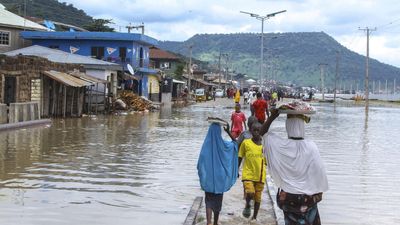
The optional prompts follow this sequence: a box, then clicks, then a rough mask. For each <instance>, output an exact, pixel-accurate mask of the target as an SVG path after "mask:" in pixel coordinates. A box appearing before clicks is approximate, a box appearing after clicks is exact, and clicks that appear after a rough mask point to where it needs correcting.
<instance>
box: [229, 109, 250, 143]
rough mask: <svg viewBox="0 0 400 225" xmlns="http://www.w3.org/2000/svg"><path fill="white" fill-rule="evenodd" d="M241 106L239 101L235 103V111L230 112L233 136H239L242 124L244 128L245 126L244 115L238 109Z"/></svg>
mask: <svg viewBox="0 0 400 225" xmlns="http://www.w3.org/2000/svg"><path fill="white" fill-rule="evenodd" d="M240 109H241V106H240V104H239V103H236V104H235V111H233V112H232V114H231V121H232V130H231V133H232V136H233V137H234V138H237V137H239V135H240V134H241V133H242V132H243V125H244V129H247V128H246V116H245V115H244V113H243V112H242V111H240Z"/></svg>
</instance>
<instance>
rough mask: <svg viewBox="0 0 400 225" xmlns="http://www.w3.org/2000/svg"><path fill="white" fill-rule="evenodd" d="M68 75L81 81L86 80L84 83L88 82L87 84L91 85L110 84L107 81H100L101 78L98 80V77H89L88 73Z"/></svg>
mask: <svg viewBox="0 0 400 225" xmlns="http://www.w3.org/2000/svg"><path fill="white" fill-rule="evenodd" d="M68 74H69V75H71V76H74V77H76V78H79V79H81V80H84V81H87V82H91V83H99V84H106V83H110V82H109V81H107V80H103V79H100V78H97V77H93V76H90V75H88V74H86V73H74V72H71V73H68Z"/></svg>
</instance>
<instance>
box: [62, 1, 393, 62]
mask: <svg viewBox="0 0 400 225" xmlns="http://www.w3.org/2000/svg"><path fill="white" fill-rule="evenodd" d="M59 1H60V2H63V1H66V2H67V3H72V4H73V5H74V6H75V7H77V8H79V9H83V10H84V11H85V12H86V13H88V14H89V15H90V16H93V17H95V18H107V19H112V20H113V21H114V22H115V23H116V24H115V25H114V27H115V28H116V30H117V31H119V30H121V32H127V31H126V29H125V26H126V25H128V24H129V22H131V23H132V24H133V25H138V24H140V23H141V22H143V23H144V24H145V34H146V35H149V36H151V37H154V38H156V39H158V40H170V41H184V40H186V39H188V38H190V37H191V36H193V35H195V34H197V33H237V32H261V22H260V21H258V20H256V19H254V18H251V17H250V16H249V15H245V14H241V13H239V11H248V12H254V13H257V14H260V15H266V14H269V13H273V12H276V11H280V10H287V12H286V13H283V14H279V15H277V16H276V17H272V18H270V19H269V20H268V21H266V23H265V25H264V32H266V33H270V32H313V31H317V32H319V31H324V32H325V33H327V34H329V35H331V36H332V37H333V38H335V39H336V40H337V41H339V42H340V43H341V44H342V45H344V46H346V47H347V48H349V49H351V50H353V51H356V52H358V53H360V54H362V55H365V54H366V33H365V32H364V31H361V30H359V27H360V28H365V27H370V28H375V27H376V28H377V30H376V31H373V32H372V33H371V38H370V56H371V57H372V58H375V59H378V60H379V61H381V62H384V63H387V64H391V65H395V66H398V67H400V1H399V0H336V1H328V0H319V1H318V0H243V1H239V0H219V1H212V0H177V1H173V0H146V1H140V0H107V1H105V0H84V1H82V0H59Z"/></svg>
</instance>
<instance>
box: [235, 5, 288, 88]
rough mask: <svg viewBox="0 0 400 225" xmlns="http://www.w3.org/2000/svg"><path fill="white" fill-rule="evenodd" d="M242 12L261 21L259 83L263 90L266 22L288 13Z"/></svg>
mask: <svg viewBox="0 0 400 225" xmlns="http://www.w3.org/2000/svg"><path fill="white" fill-rule="evenodd" d="M240 12H241V13H244V14H248V15H250V16H251V17H254V18H256V19H257V20H261V59H260V61H261V62H260V75H259V81H258V82H259V83H260V89H261V76H262V74H263V72H264V71H263V62H264V20H267V19H269V18H271V17H274V16H275V15H277V14H279V13H284V12H286V10H282V11H279V12H274V13H270V14H267V15H265V16H260V15H258V14H255V13H250V12H244V11H240Z"/></svg>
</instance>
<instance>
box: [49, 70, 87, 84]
mask: <svg viewBox="0 0 400 225" xmlns="http://www.w3.org/2000/svg"><path fill="white" fill-rule="evenodd" d="M44 74H45V75H46V76H48V77H50V78H51V79H53V80H56V81H58V82H60V83H63V84H65V85H67V86H70V87H85V86H91V85H93V83H92V82H88V81H84V80H81V79H79V78H77V77H74V76H72V75H69V74H67V73H62V72H58V71H54V70H51V71H45V72H44Z"/></svg>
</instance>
